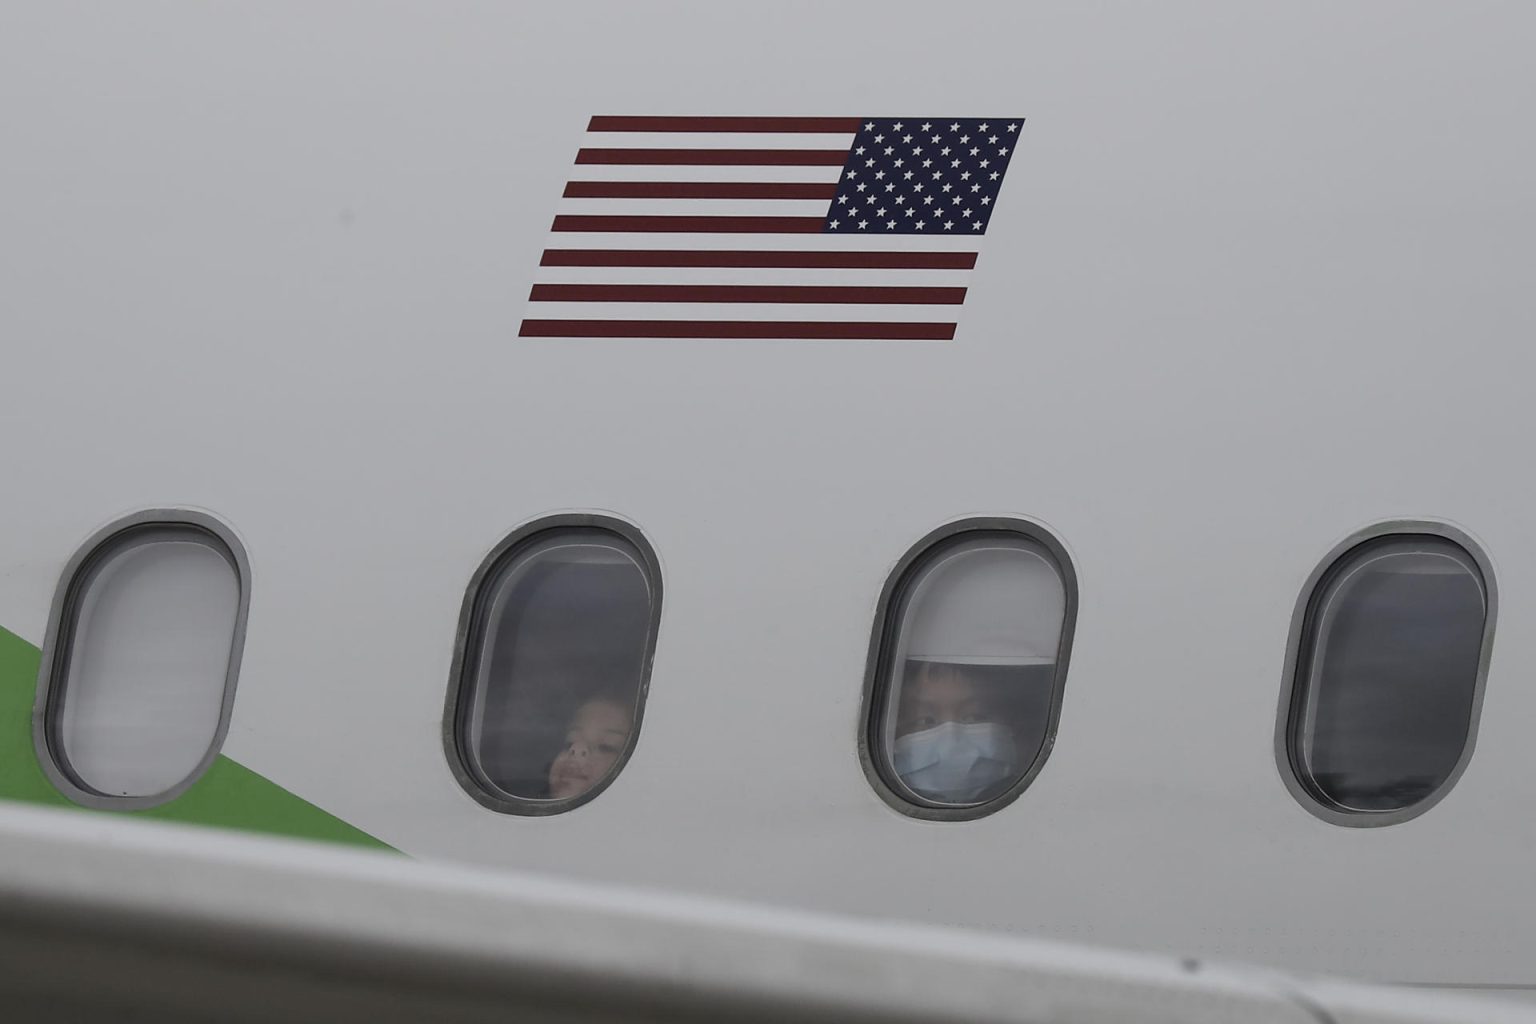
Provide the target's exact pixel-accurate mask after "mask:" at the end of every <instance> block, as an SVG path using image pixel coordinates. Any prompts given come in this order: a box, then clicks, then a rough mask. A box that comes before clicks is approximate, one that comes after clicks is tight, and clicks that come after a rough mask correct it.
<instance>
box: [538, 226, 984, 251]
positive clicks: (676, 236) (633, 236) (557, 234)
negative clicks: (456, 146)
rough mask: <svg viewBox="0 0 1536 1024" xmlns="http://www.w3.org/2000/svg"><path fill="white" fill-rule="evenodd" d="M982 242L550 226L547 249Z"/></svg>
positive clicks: (835, 247) (969, 245) (927, 247)
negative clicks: (554, 227) (569, 228)
mask: <svg viewBox="0 0 1536 1024" xmlns="http://www.w3.org/2000/svg"><path fill="white" fill-rule="evenodd" d="M980 244H981V236H980V232H977V236H976V237H975V238H971V237H969V236H966V235H954V234H951V235H948V236H945V235H876V234H873V233H872V232H865V233H862V234H857V233H856V234H847V235H845V234H839V233H837V232H825V233H815V234H804V235H752V234H714V233H707V234H706V233H693V232H685V231H676V232H655V233H652V232H640V231H636V232H615V231H551V232H550V233H549V235H548V236H547V237H546V238H545V241H544V245H545V248H549V249H743V250H757V251H762V252H780V251H783V250H786V249H787V250H790V251H795V250H803V251H805V252H975V251H976V250H977V247H978V246H979V245H980Z"/></svg>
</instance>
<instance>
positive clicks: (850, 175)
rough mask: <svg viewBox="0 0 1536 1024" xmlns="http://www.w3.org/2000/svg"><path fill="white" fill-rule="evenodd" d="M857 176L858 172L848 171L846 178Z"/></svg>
mask: <svg viewBox="0 0 1536 1024" xmlns="http://www.w3.org/2000/svg"><path fill="white" fill-rule="evenodd" d="M858 176H859V172H858V171H849V172H848V177H850V178H857V177H858Z"/></svg>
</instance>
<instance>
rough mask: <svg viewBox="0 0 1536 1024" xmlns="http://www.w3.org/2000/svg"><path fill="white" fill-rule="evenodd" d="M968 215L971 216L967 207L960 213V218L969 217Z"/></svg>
mask: <svg viewBox="0 0 1536 1024" xmlns="http://www.w3.org/2000/svg"><path fill="white" fill-rule="evenodd" d="M970 215H971V208H970V207H969V206H967V207H966V208H965V209H963V210H961V211H960V216H962V217H969V216H970Z"/></svg>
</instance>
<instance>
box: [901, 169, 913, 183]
mask: <svg viewBox="0 0 1536 1024" xmlns="http://www.w3.org/2000/svg"><path fill="white" fill-rule="evenodd" d="M901 180H903V181H911V180H912V172H911V171H908V172H906V173H905V174H903V175H902V176H901Z"/></svg>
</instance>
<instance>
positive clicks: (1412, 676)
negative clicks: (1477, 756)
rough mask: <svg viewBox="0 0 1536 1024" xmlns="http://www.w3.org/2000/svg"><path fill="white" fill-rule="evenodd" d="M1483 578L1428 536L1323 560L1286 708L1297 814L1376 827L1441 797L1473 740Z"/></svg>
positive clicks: (1399, 537) (1443, 541)
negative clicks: (1303, 810) (1301, 810)
mask: <svg viewBox="0 0 1536 1024" xmlns="http://www.w3.org/2000/svg"><path fill="white" fill-rule="evenodd" d="M1490 578H1491V574H1489V573H1485V572H1484V569H1483V566H1482V565H1481V564H1480V563H1479V559H1478V558H1477V557H1475V556H1474V555H1473V554H1472V553H1471V551H1469V549H1468V547H1466V546H1463V544H1461V543H1457V542H1456V541H1453V540H1451V539H1450V538H1447V537H1444V536H1438V535H1433V534H1421V533H1396V534H1388V535H1384V536H1378V537H1375V538H1373V539H1370V540H1367V541H1365V542H1363V543H1357V544H1355V545H1354V546H1353V547H1350V548H1349V549H1348V550H1347V551H1345V552H1344V553H1343V554H1342V555H1341V556H1339V557H1338V558H1336V559H1333V560H1332V561H1331V562H1330V563H1328V565H1327V568H1326V570H1325V571H1323V572H1322V573H1321V575H1320V576H1319V577H1318V579H1317V581H1316V584H1315V585H1314V586H1313V587H1311V588H1310V595H1311V596H1310V599H1309V600H1308V602H1307V604H1306V606H1305V610H1304V613H1303V615H1302V616H1301V619H1300V624H1299V625H1300V628H1299V635H1298V636H1297V638H1296V640H1295V648H1296V650H1295V654H1294V655H1293V660H1294V665H1295V667H1294V670H1293V672H1292V674H1291V692H1290V694H1289V700H1288V702H1287V703H1288V705H1289V706H1288V707H1285V708H1283V709H1282V710H1283V711H1284V713H1285V719H1286V722H1285V726H1284V737H1283V739H1284V750H1283V756H1284V760H1285V762H1286V763H1285V764H1283V765H1282V771H1284V772H1285V774H1286V775H1287V776H1288V778H1287V781H1288V782H1291V781H1292V780H1294V781H1295V782H1296V783H1299V785H1300V791H1299V792H1297V795H1298V797H1299V798H1301V799H1302V802H1303V804H1304V805H1305V806H1307V807H1308V808H1309V809H1311V810H1313V811H1314V813H1319V812H1320V816H1322V817H1325V818H1327V819H1328V820H1332V821H1335V822H1337V823H1339V824H1348V825H1385V824H1391V823H1393V822H1396V821H1403V820H1406V819H1407V818H1409V817H1413V816H1415V815H1417V814H1419V813H1422V812H1423V811H1424V810H1426V809H1428V807H1429V806H1430V805H1431V804H1432V803H1433V802H1434V801H1435V800H1437V799H1439V797H1440V796H1443V795H1444V793H1445V791H1446V790H1447V789H1448V788H1449V786H1450V784H1451V783H1453V782H1454V781H1455V779H1456V777H1457V776H1458V775H1459V774H1460V773H1461V771H1462V769H1463V768H1464V767H1465V765H1466V760H1467V758H1468V757H1470V755H1471V752H1472V741H1473V739H1474V737H1475V734H1476V728H1477V713H1478V710H1479V707H1480V704H1481V699H1482V680H1483V676H1484V670H1485V666H1486V664H1487V656H1488V648H1489V642H1490V640H1491V636H1492V621H1493V620H1492V613H1491V612H1492V610H1491V594H1490ZM1293 792H1296V790H1295V788H1294V787H1293Z"/></svg>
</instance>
